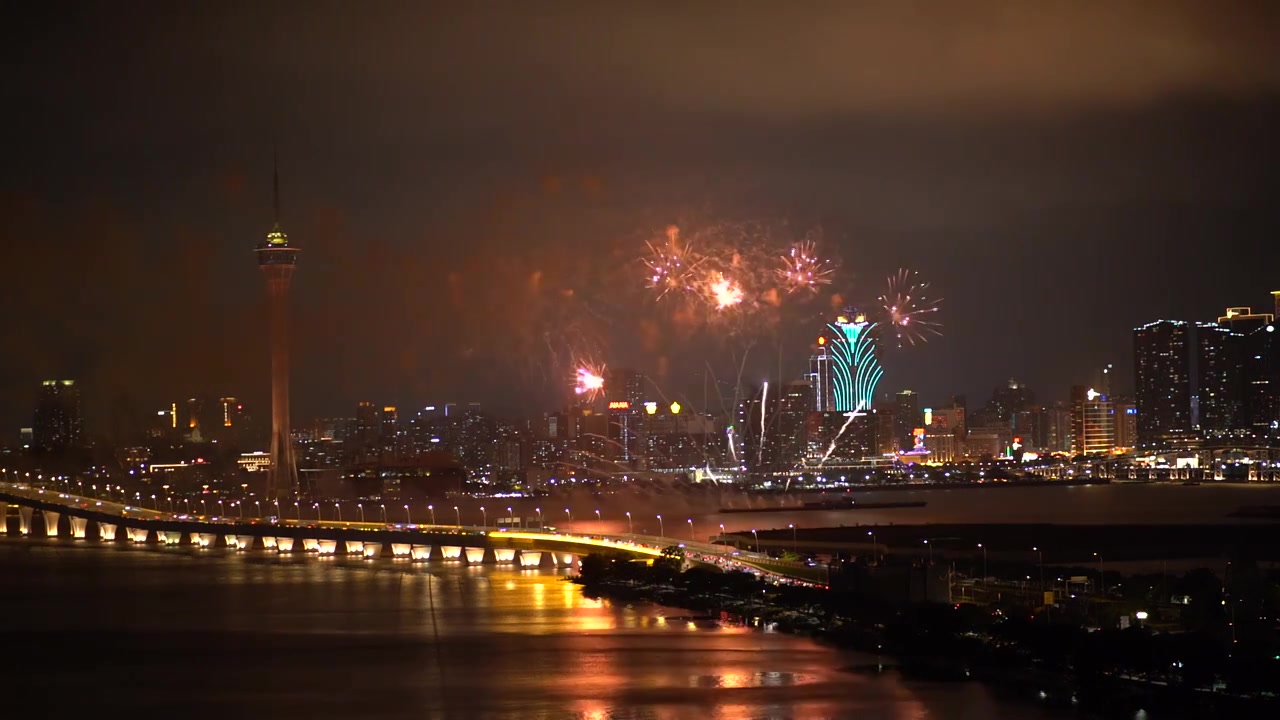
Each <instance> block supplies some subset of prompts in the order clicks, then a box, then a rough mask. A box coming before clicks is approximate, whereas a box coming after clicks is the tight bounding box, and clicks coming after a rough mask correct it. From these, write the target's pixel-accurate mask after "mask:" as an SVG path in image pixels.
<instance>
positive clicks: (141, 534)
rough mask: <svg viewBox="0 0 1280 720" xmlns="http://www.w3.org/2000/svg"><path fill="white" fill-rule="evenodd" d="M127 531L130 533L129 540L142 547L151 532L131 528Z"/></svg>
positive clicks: (144, 529)
mask: <svg viewBox="0 0 1280 720" xmlns="http://www.w3.org/2000/svg"><path fill="white" fill-rule="evenodd" d="M125 529H126V530H127V531H128V533H129V539H130V540H132V541H133V542H134V543H136V544H138V545H141V544H142V543H145V542H146V541H147V535H148V533H149V532H150V531H149V530H147V529H146V528H136V527H131V528H125Z"/></svg>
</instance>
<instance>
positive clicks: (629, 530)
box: [627, 510, 636, 535]
mask: <svg viewBox="0 0 1280 720" xmlns="http://www.w3.org/2000/svg"><path fill="white" fill-rule="evenodd" d="M627 534H628V535H635V534H636V528H635V526H634V525H632V524H631V511H630V510H628V511H627Z"/></svg>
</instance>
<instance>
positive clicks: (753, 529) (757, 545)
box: [751, 528, 760, 555]
mask: <svg viewBox="0 0 1280 720" xmlns="http://www.w3.org/2000/svg"><path fill="white" fill-rule="evenodd" d="M751 534H752V536H754V537H755V539H756V554H757V555H759V554H760V533H758V532H756V529H755V528H751Z"/></svg>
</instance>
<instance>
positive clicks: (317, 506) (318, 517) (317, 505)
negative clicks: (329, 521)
mask: <svg viewBox="0 0 1280 720" xmlns="http://www.w3.org/2000/svg"><path fill="white" fill-rule="evenodd" d="M311 507H313V508H315V511H316V522H324V517H323V516H322V515H321V514H320V503H318V502H317V503H311Z"/></svg>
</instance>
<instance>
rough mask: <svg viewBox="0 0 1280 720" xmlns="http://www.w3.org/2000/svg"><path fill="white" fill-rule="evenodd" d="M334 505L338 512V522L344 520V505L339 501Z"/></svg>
mask: <svg viewBox="0 0 1280 720" xmlns="http://www.w3.org/2000/svg"><path fill="white" fill-rule="evenodd" d="M333 507H334V509H335V510H336V512H337V514H338V522H342V506H341V505H339V504H338V503H334V504H333Z"/></svg>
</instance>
